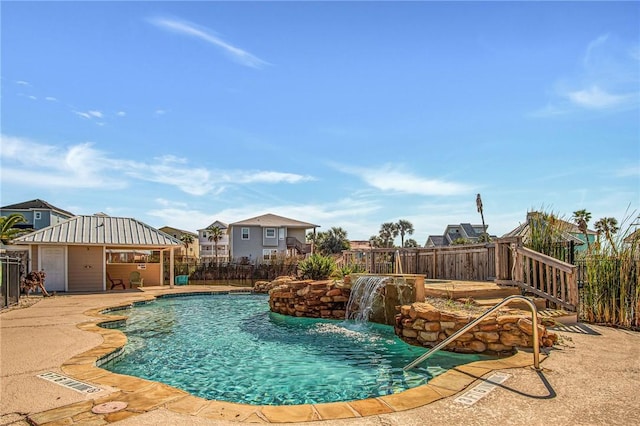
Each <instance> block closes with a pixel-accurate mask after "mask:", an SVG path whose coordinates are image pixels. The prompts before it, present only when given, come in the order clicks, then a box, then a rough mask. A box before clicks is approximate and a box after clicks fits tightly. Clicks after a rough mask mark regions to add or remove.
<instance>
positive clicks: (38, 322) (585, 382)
mask: <svg viewBox="0 0 640 426" xmlns="http://www.w3.org/2000/svg"><path fill="white" fill-rule="evenodd" d="M205 289H206V290H216V291H228V290H233V289H232V288H224V287H211V288H203V287H197V288H193V287H176V288H174V289H169V288H167V287H164V288H163V287H155V288H145V289H144V291H113V292H109V293H101V294H83V295H63V296H56V297H53V298H48V299H43V300H42V301H40V302H39V303H37V304H35V305H34V306H32V307H29V308H25V309H18V310H12V311H10V312H4V313H2V314H1V315H0V332H1V334H0V339H1V340H0V345H1V346H0V355H1V364H0V378H1V380H2V394H1V395H2V398H0V425H8V424H27V423H24V422H25V419H26V418H28V420H29V421H30V422H31V423H32V424H38V425H70V424H89V425H92V424H96V425H98V424H107V423H118V424H122V425H127V424H130V425H136V424H185V423H191V424H206V423H212V424H227V423H229V424H233V423H235V424H237V423H238V422H243V423H299V422H312V423H315V421H318V422H320V423H323V424H327V420H330V422H329V423H330V424H332V425H333V424H345V425H346V424H356V423H357V424H398V425H406V424H423V423H424V421H425V418H437V419H439V420H438V422H436V423H437V424H444V423H450V424H488V423H491V422H490V421H489V420H491V419H493V422H495V421H501V422H502V423H503V424H504V423H505V422H506V423H515V424H518V423H519V421H518V419H520V415H521V414H522V413H527V411H528V410H527V409H523V407H525V408H526V407H532V409H533V410H534V412H539V413H540V417H539V418H537V417H536V416H535V415H534V416H532V417H531V418H530V419H529V420H530V421H527V422H526V423H527V424H542V423H547V422H549V421H550V419H553V418H556V419H558V420H568V421H569V423H566V422H563V423H562V424H575V423H572V422H571V420H575V419H580V418H583V419H584V420H585V421H586V422H582V423H581V424H628V423H629V421H635V420H636V419H637V418H638V417H640V408H638V404H637V403H636V402H635V397H637V392H638V389H640V336H639V335H638V333H632V332H626V331H622V330H613V329H607V328H603V327H591V328H587V327H586V326H583V327H582V328H583V329H584V330H587V331H590V332H591V334H586V333H574V332H573V331H571V330H567V331H566V334H565V333H562V331H561V332H560V335H561V336H564V339H563V340H564V345H561V347H559V348H557V349H554V350H553V351H552V353H551V355H550V356H549V357H548V359H546V360H545V362H544V363H543V365H542V366H543V372H541V373H539V372H535V371H533V370H532V369H531V368H528V367H527V366H530V365H531V364H532V355H531V354H530V353H524V352H520V353H518V354H516V355H515V356H513V357H510V358H505V359H499V360H494V361H481V362H475V363H472V364H467V365H465V366H460V367H458V368H456V369H454V370H451V371H449V372H447V373H445V374H443V375H441V376H438V377H436V378H435V379H433V380H431V381H430V382H429V384H427V385H424V386H420V387H418V388H413V389H410V390H408V391H405V392H402V393H399V394H394V395H387V396H383V397H378V398H373V399H367V400H361V401H350V402H336V403H329V404H313V405H299V406H280V407H276V406H250V405H243V404H233V403H228V402H221V401H208V400H205V399H201V398H198V397H195V396H192V395H189V394H188V393H186V392H184V391H181V390H178V389H176V388H173V387H171V386H168V385H164V384H161V383H156V382H152V381H148V380H144V379H139V378H135V377H130V376H124V375H120V374H114V373H111V372H109V371H107V370H104V369H101V368H99V367H97V366H96V363H99V360H100V359H102V358H104V357H106V356H108V355H109V354H111V353H113V352H114V351H117V350H118V349H119V348H121V347H122V346H124V344H125V343H126V337H125V336H124V335H123V334H122V333H120V332H119V331H116V330H112V329H108V328H103V327H99V326H98V325H97V323H99V322H104V321H113V320H117V319H118V317H115V316H113V315H108V314H103V313H101V312H102V311H103V310H104V309H105V308H108V307H114V306H122V305H128V304H131V303H132V302H134V301H141V300H145V299H150V298H153V297H154V295H158V294H165V293H168V292H184V291H202V290H205ZM596 329H597V330H598V332H594V330H596ZM574 340H575V342H574ZM583 341H584V342H585V343H586V344H583ZM578 342H579V344H580V348H579V349H577V348H576V346H577V345H578ZM590 345H591V346H590ZM598 346H600V347H603V346H604V347H606V348H608V349H609V350H610V351H609V352H604V351H603V352H602V353H603V355H602V356H600V357H598V356H592V355H594V353H595V352H597V351H598V349H597V348H598ZM611 350H613V353H612V352H611ZM605 354H606V355H605ZM590 355H591V356H590ZM543 358H544V357H543ZM580 360H582V361H580ZM581 362H582V365H581V364H580V363H581ZM576 363H578V364H576ZM591 363H599V364H598V366H597V368H595V367H592V368H591V369H590V367H589V365H590V364H591ZM556 364H557V365H556ZM552 367H553V368H552ZM581 367H584V369H582V368H581ZM496 370H499V371H507V372H509V374H511V375H512V376H513V377H512V378H511V379H509V380H508V382H507V383H506V384H508V385H509V386H500V387H498V389H497V390H496V391H495V392H492V393H491V394H490V395H488V396H487V397H486V398H483V399H482V400H481V401H480V402H478V403H477V404H475V405H474V406H472V407H464V408H463V410H462V411H460V408H461V407H460V406H459V405H460V404H456V403H453V402H452V399H453V398H455V395H457V394H458V393H460V392H461V391H462V390H464V389H466V388H468V387H469V386H470V385H472V384H474V383H479V382H481V381H482V380H483V378H486V377H487V376H488V375H489V374H490V373H491V372H492V371H496ZM47 371H51V372H56V373H59V374H63V375H66V376H68V377H71V378H74V379H77V380H79V381H82V382H85V383H89V384H91V385H94V386H96V387H99V388H101V389H102V391H101V392H99V393H97V394H82V393H79V392H77V391H74V390H71V389H67V388H64V387H62V386H60V385H57V384H54V383H50V382H47V381H45V380H43V379H41V378H38V377H36V375H37V374H40V373H43V372H47ZM556 371H567V372H568V374H570V376H569V377H564V376H561V378H562V380H561V381H560V383H562V386H560V387H558V384H557V383H555V382H554V381H552V380H551V379H552V378H553V377H554V376H555V372H556ZM598 371H602V372H606V373H607V374H605V375H604V376H603V377H601V375H598V374H594V373H596V372H598ZM609 373H610V374H611V377H608V375H609ZM547 375H548V376H549V378H547ZM576 383H582V385H578V386H576ZM541 385H542V387H541ZM512 388H513V389H519V388H522V390H518V391H515V390H510V389H512ZM549 389H551V390H549ZM565 391H569V392H573V394H567V393H565ZM560 392H562V394H561V393H560ZM538 394H540V395H545V394H547V396H546V397H540V396H538ZM498 395H500V399H498V400H496V397H497V396H498ZM549 395H552V397H549ZM112 401H122V402H124V403H126V404H127V406H126V408H125V409H124V410H121V411H117V412H114V413H111V414H108V413H107V414H95V413H93V412H92V409H93V408H94V407H95V406H97V405H100V404H103V403H106V402H112ZM487 405H491V407H490V408H489V412H491V415H489V416H487V415H486V413H485V415H484V417H483V419H484V421H483V420H482V419H478V418H476V417H475V416H473V413H474V412H476V411H478V409H479V408H480V409H481V410H482V411H485V407H487ZM614 407H615V408H617V410H613V409H612V408H614ZM567 410H569V412H566V411H567ZM563 411H565V412H563ZM500 413H502V414H500ZM515 413H520V414H518V415H517V416H516V415H515ZM585 413H591V415H589V416H585ZM453 414H455V416H453V417H452V415H453ZM496 415H497V418H496ZM425 416H426V417H425ZM514 416H515V417H514ZM447 418H448V419H449V420H447V421H445V419H447ZM441 420H442V421H441ZM537 420H540V421H539V422H538V421H537ZM543 420H544V422H543ZM625 422H626V423H625ZM312 423H306V424H312Z"/></svg>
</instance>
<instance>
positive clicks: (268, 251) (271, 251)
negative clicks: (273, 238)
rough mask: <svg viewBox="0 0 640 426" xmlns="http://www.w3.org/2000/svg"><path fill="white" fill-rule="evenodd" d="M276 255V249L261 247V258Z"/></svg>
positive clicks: (271, 257) (267, 258)
mask: <svg viewBox="0 0 640 426" xmlns="http://www.w3.org/2000/svg"><path fill="white" fill-rule="evenodd" d="M277 256H278V249H263V250H262V258H263V259H264V260H271V259H275V258H276V257H277Z"/></svg>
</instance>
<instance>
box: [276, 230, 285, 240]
mask: <svg viewBox="0 0 640 426" xmlns="http://www.w3.org/2000/svg"><path fill="white" fill-rule="evenodd" d="M284 231H285V229H284V228H280V229H278V239H279V240H284Z"/></svg>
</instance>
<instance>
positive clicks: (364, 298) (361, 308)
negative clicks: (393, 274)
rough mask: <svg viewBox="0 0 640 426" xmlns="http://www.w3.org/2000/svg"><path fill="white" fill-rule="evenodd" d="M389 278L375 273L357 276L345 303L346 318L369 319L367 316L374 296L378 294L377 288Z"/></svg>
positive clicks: (361, 320) (370, 311)
mask: <svg viewBox="0 0 640 426" xmlns="http://www.w3.org/2000/svg"><path fill="white" fill-rule="evenodd" d="M389 279H390V278H389V277H381V276H375V275H373V276H361V277H358V279H357V280H356V281H355V283H353V286H352V287H351V295H350V296H349V302H348V303H347V312H346V319H353V320H356V321H360V322H367V321H369V316H370V315H371V313H372V312H373V307H374V306H373V304H374V301H375V299H376V296H379V291H378V289H380V288H381V287H382V286H384V285H385V283H386V282H387V281H388V280H389ZM379 297H380V296H379ZM381 298H384V297H381Z"/></svg>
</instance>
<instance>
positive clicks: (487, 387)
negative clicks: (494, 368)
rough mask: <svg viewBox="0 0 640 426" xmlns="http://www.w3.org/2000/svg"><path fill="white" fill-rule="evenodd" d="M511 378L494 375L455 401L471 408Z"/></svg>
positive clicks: (502, 374) (498, 374) (500, 374)
mask: <svg viewBox="0 0 640 426" xmlns="http://www.w3.org/2000/svg"><path fill="white" fill-rule="evenodd" d="M509 377H511V375H510V374H507V373H493V374H492V375H491V376H489V377H488V378H487V380H486V381H484V382H482V383H480V384H478V385H477V386H475V387H473V388H472V389H469V390H468V391H466V392H465V393H463V394H462V395H460V396H459V397H457V398H456V399H454V401H455V402H457V403H459V404H463V405H468V406H471V405H473V404H475V403H476V402H478V401H479V400H480V398H482V397H483V396H485V395H487V394H488V393H489V392H491V391H492V390H494V389H495V388H496V385H499V384H501V383H504V381H505V380H507V379H508V378H509Z"/></svg>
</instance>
